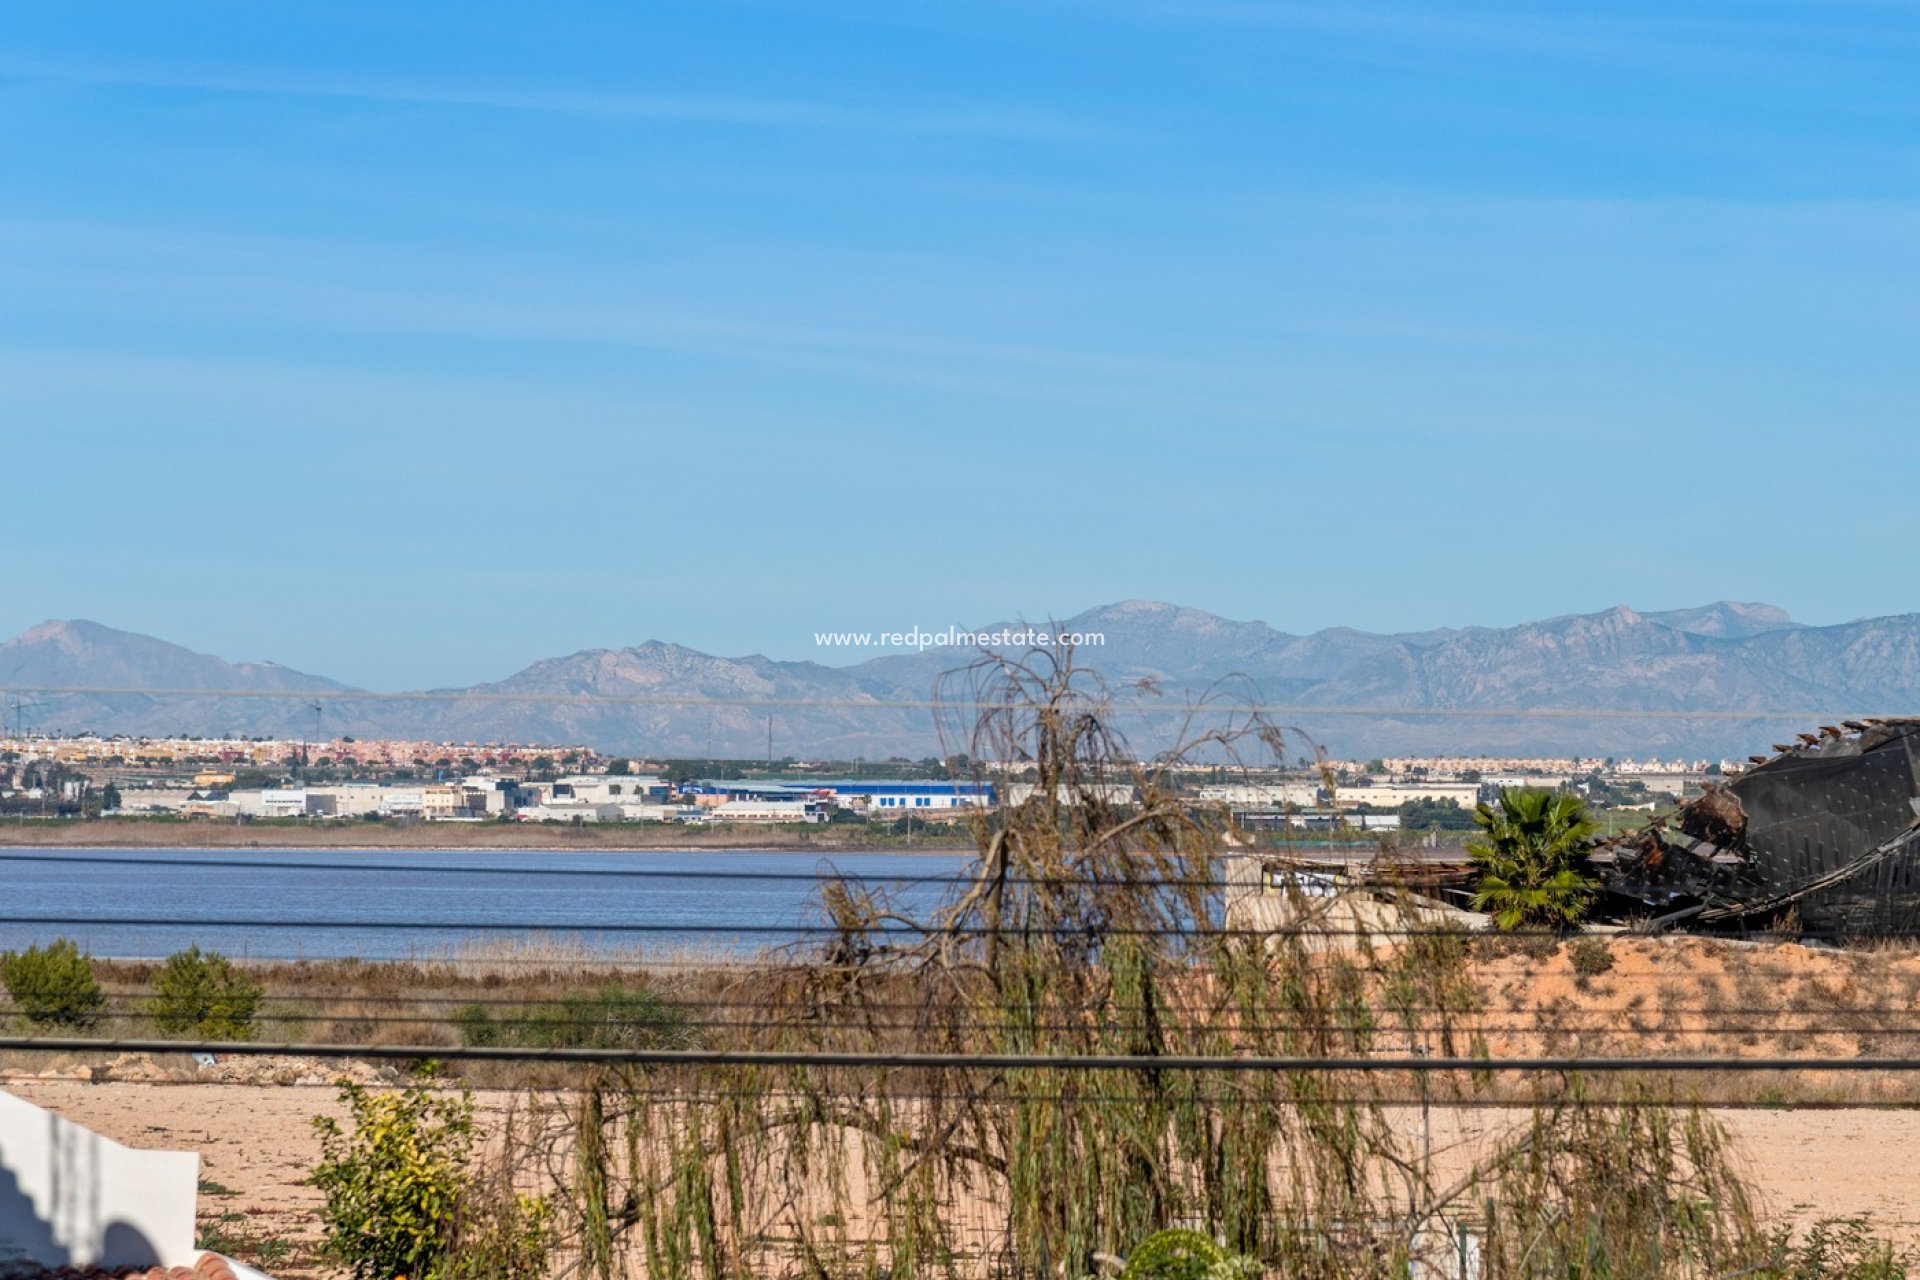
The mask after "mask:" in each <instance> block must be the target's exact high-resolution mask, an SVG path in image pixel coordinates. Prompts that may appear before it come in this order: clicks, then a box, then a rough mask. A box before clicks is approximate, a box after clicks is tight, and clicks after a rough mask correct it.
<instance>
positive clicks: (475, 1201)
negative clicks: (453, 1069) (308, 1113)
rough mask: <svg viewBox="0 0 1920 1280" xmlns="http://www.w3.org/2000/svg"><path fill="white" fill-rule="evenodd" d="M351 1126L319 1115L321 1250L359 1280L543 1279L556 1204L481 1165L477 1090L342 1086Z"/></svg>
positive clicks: (315, 1181) (316, 1183)
mask: <svg viewBox="0 0 1920 1280" xmlns="http://www.w3.org/2000/svg"><path fill="white" fill-rule="evenodd" d="M340 1098H341V1101H343V1102H344V1103H346V1105H347V1109H348V1111H350V1112H351V1113H352V1115H353V1129H352V1131H351V1132H348V1131H347V1130H346V1129H344V1128H342V1126H341V1125H340V1123H339V1121H337V1120H335V1119H333V1118H332V1117H331V1116H316V1117H314V1121H313V1125H314V1128H315V1130H316V1131H318V1133H319V1135H320V1154H321V1160H320V1164H319V1166H318V1167H317V1168H316V1169H315V1170H314V1171H313V1177H312V1178H311V1179H310V1181H311V1182H312V1184H313V1185H314V1186H315V1187H317V1188H318V1189H319V1190H320V1193H321V1195H322V1196H323V1197H325V1202H324V1204H323V1205H322V1207H321V1211H320V1216H321V1221H322V1222H323V1223H324V1224H325V1227H326V1240H325V1243H324V1245H323V1252H324V1254H325V1256H326V1257H327V1259H328V1260H330V1261H332V1262H334V1263H336V1264H337V1265H339V1266H340V1267H342V1268H344V1269H345V1270H346V1271H347V1272H348V1274H350V1275H351V1276H353V1277H354V1280H393V1278H394V1277H396V1276H406V1277H410V1278H411V1280H482V1278H483V1277H484V1278H485V1280H533V1278H534V1277H537V1276H541V1275H544V1274H545V1273H546V1263H547V1256H548V1254H549V1253H550V1252H551V1250H552V1247H553V1232H552V1225H551V1219H552V1215H551V1206H550V1205H549V1204H548V1203H547V1201H545V1200H542V1199H534V1198H530V1197H527V1196H522V1195H519V1194H516V1193H515V1192H514V1191H513V1190H512V1188H511V1186H510V1182H511V1179H510V1178H508V1179H505V1180H502V1179H488V1178H484V1177H480V1176H477V1175H476V1173H475V1171H474V1170H473V1167H472V1166H473V1155H474V1151H473V1148H474V1126H473V1095H472V1094H470V1093H466V1092H462V1093H460V1094H459V1095H457V1096H455V1095H446V1094H436V1093H434V1092H432V1091H430V1090H427V1089H423V1088H420V1087H417V1086H416V1087H413V1088H409V1089H405V1090H402V1091H401V1092H398V1093H369V1092H367V1091H366V1090H365V1089H362V1088H360V1087H359V1086H358V1085H353V1084H345V1085H342V1086H341V1093H340Z"/></svg>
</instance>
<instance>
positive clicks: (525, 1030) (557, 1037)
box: [453, 982, 688, 1049]
mask: <svg viewBox="0 0 1920 1280" xmlns="http://www.w3.org/2000/svg"><path fill="white" fill-rule="evenodd" d="M453 1025H454V1027H455V1028H456V1029H457V1030H458V1031H459V1032H460V1043H462V1044H464V1045H467V1046H469V1047H475V1048H492V1047H494V1046H498V1045H513V1046H518V1047H525V1048H538V1049H661V1048H676V1047H679V1046H681V1045H684V1044H686V1043H687V1039H688V1026H687V1017H686V1014H685V1013H683V1012H681V1011H680V1010H678V1009H676V1008H674V1007H673V1006H672V1005H669V1004H667V1003H666V1002H665V1001H664V1000H662V999H661V998H660V997H659V996H657V995H655V994H654V993H653V992H651V991H648V990H647V989H645V988H644V987H628V986H625V985H623V984H621V983H618V982H610V983H607V984H606V985H605V986H603V987H600V988H599V989H597V990H595V991H590V992H577V993H574V994H571V995H566V996H562V997H561V998H560V999H559V1000H557V1001H549V1002H546V1003H541V1004H531V1005H527V1006H525V1007H522V1008H518V1009H512V1008H510V1009H508V1010H507V1011H506V1012H504V1013H501V1014H500V1015H499V1016H495V1015H494V1014H493V1013H491V1012H490V1011H489V1010H488V1009H487V1007H486V1006H485V1005H480V1004H469V1005H462V1006H461V1007H460V1008H459V1009H456V1010H455V1011H454V1013H453Z"/></svg>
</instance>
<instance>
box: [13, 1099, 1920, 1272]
mask: <svg viewBox="0 0 1920 1280" xmlns="http://www.w3.org/2000/svg"><path fill="white" fill-rule="evenodd" d="M6 1087H7V1088H8V1089H10V1090H11V1091H12V1092H14V1093H16V1094H18V1095H20V1096H21V1097H24V1098H27V1099H29V1100H31V1101H33V1102H35V1103H38V1104H39V1105H41V1106H44V1107H48V1108H50V1109H52V1110H54V1111H56V1112H58V1113H60V1114H61V1115H64V1116H67V1117H69V1118H71V1119H73V1120H76V1121H79V1122H80V1123H82V1124H85V1125H87V1126H88V1127H90V1128H93V1129H95V1130H97V1131H98V1132H100V1133H103V1134H105V1135H107V1136H108V1137H110V1138H113V1139H115V1140H117V1141H120V1142H123V1143H126V1144H128V1145H130V1146H137V1147H152V1148H163V1149H170V1150H188V1151H197V1152H199V1153H200V1156H201V1176H202V1178H203V1179H205V1180H206V1181H205V1183H204V1184H203V1189H204V1188H205V1187H206V1186H210V1185H217V1186H218V1187H219V1188H221V1189H223V1193H220V1194H203V1195H202V1197H201V1204H200V1211H201V1221H202V1223H203V1227H204V1226H206V1225H208V1224H215V1223H218V1222H219V1221H220V1220H222V1219H223V1218H224V1219H225V1225H226V1229H228V1230H235V1229H238V1230H240V1231H241V1232H242V1234H244V1235H247V1236H251V1237H254V1238H260V1239H275V1238H280V1239H287V1240H290V1241H292V1242H294V1244H295V1246H296V1248H295V1255H294V1258H293V1259H291V1260H289V1261H287V1262H285V1263H283V1264H282V1265H280V1266H279V1267H277V1268H276V1273H277V1274H280V1275H282V1276H287V1277H299V1276H307V1275H313V1274H316V1273H315V1271H314V1270H313V1269H312V1267H311V1265H310V1264H308V1265H303V1263H302V1262H301V1261H300V1259H301V1258H302V1256H303V1255H307V1254H308V1253H309V1252H310V1249H311V1245H312V1243H313V1242H314V1241H315V1240H316V1239H317V1237H318V1227H317V1222H316V1219H315V1210H316V1208H317V1205H318V1200H319V1197H318V1195H317V1193H316V1192H315V1191H314V1190H313V1188H312V1187H310V1186H308V1185H306V1181H305V1180H306V1177H307V1175H308V1173H309V1172H310V1171H311V1170H312V1168H313V1166H314V1164H315V1162H316V1161H317V1159H318V1157H319V1143H318V1141H317V1139H316V1137H315V1135H314V1132H313V1126H312V1120H313V1117H314V1116H316V1115H332V1116H336V1117H338V1116H341V1115H342V1114H343V1113H342V1108H341V1107H340V1105H339V1104H338V1102H337V1101H336V1099H335V1095H334V1090H333V1089H332V1088H331V1087H330V1086H319V1085H312V1084H309V1085H297V1084H296V1085H167V1084H144V1083H125V1082H110V1083H101V1084H88V1083H83V1082H80V1081H75V1080H30V1081H19V1080H14V1081H9V1082H8V1083H7V1085H6ZM479 1102H480V1105H481V1107H482V1108H483V1110H484V1109H486V1108H488V1107H489V1106H490V1105H503V1104H504V1096H502V1097H494V1096H492V1095H481V1096H480V1098H479ZM1712 1114H1713V1115H1714V1116H1715V1117H1716V1118H1717V1119H1718V1120H1719V1121H1720V1122H1721V1123H1722V1124H1724V1125H1725V1126H1726V1128H1727V1130H1728V1131H1729V1132H1730V1134H1731V1135H1732V1136H1733V1139H1734V1141H1735V1143H1736V1144H1737V1145H1738V1147H1739V1149H1740V1152H1741V1154H1742V1157H1743V1158H1744V1161H1745V1163H1746V1165H1747V1167H1748V1170H1749V1172H1750V1174H1751V1177H1752V1180H1753V1185H1754V1186H1755V1188H1756V1190H1757V1191H1758V1192H1759V1194H1760V1195H1761V1197H1762V1200H1763V1204H1764V1205H1765V1207H1766V1208H1767V1209H1768V1210H1770V1211H1771V1214H1777V1215H1779V1217H1780V1218H1781V1219H1784V1220H1789V1221H1794V1222H1798V1223H1802V1224H1804V1223H1807V1222H1810V1221H1813V1220H1814V1219H1817V1218H1822V1217H1852V1216H1860V1215H1864V1216H1868V1217H1871V1218H1872V1219H1873V1221H1874V1224H1875V1227H1876V1229H1877V1230H1878V1231H1879V1232H1881V1233H1884V1234H1888V1235H1891V1236H1894V1237H1895V1238H1898V1239H1902V1240H1905V1241H1909V1242H1916V1241H1920V1198H1916V1197H1915V1195H1914V1194H1913V1184H1912V1179H1911V1174H1910V1172H1909V1170H1908V1167H1907V1164H1906V1159H1905V1156H1906V1153H1908V1152H1910V1151H1912V1150H1913V1149H1914V1147H1915V1146H1916V1144H1920V1111H1869V1110H1834V1111H1766V1110H1737V1109H1734V1110H1715V1111H1713V1112H1712ZM1395 1120H1396V1121H1397V1123H1398V1124H1399V1125H1400V1126H1401V1127H1402V1128H1403V1129H1404V1130H1405V1131H1406V1133H1407V1134H1408V1137H1409V1139H1410V1140H1411V1142H1412V1143H1414V1144H1417V1142H1418V1140H1419V1135H1420V1132H1421V1129H1420V1126H1421V1118H1420V1114H1419V1112H1418V1110H1417V1109H1415V1108H1404V1109H1396V1111H1395ZM1523 1122H1524V1120H1523V1115H1522V1113H1518V1112H1489V1111H1484V1110H1480V1111H1462V1110H1448V1109H1444V1108H1435V1109H1434V1110H1433V1111H1432V1113H1431V1114H1430V1116H1429V1117H1428V1120H1427V1124H1428V1126H1429V1128H1428V1132H1429V1134H1430V1139H1431V1142H1432V1148H1433V1153H1434V1160H1435V1166H1436V1168H1435V1172H1436V1175H1437V1176H1440V1177H1442V1178H1445V1177H1446V1176H1448V1174H1449V1171H1451V1170H1457V1169H1461V1168H1465V1167H1466V1166H1467V1164H1468V1163H1469V1162H1470V1161H1472V1160H1473V1159H1474V1158H1475V1155H1476V1153H1480V1152H1484V1151H1485V1149H1486V1147H1487V1144H1488V1143H1489V1142H1491V1141H1492V1140H1493V1139H1495V1138H1496V1137H1497V1136H1498V1134H1499V1132H1500V1131H1501V1130H1502V1129H1503V1128H1505V1127H1506V1126H1510V1125H1514V1124H1519V1123H1523ZM1416 1149H1417V1146H1416ZM229 1193H230V1194H229ZM236 1213H237V1214H239V1215H241V1218H240V1220H238V1221H236V1220H235V1219H233V1218H232V1217H230V1216H229V1215H233V1214H236Z"/></svg>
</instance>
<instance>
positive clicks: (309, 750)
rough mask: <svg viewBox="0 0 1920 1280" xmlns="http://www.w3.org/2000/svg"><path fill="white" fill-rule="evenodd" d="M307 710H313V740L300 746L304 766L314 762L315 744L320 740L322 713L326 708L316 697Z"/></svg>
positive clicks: (301, 761) (301, 760)
mask: <svg viewBox="0 0 1920 1280" xmlns="http://www.w3.org/2000/svg"><path fill="white" fill-rule="evenodd" d="M307 710H309V711H311V712H313V741H312V742H305V743H302V744H301V746H300V763H301V765H302V766H303V767H304V766H307V765H311V764H312V763H313V745H314V743H316V742H319V741H320V713H321V711H323V710H325V708H323V707H322V706H321V705H320V702H319V700H318V699H315V700H314V701H312V702H309V703H308V704H307Z"/></svg>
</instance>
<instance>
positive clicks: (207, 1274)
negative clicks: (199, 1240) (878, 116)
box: [0, 1253, 234, 1280]
mask: <svg viewBox="0 0 1920 1280" xmlns="http://www.w3.org/2000/svg"><path fill="white" fill-rule="evenodd" d="M0 1280H234V1275H233V1268H232V1267H231V1266H229V1265H228V1263H227V1260H226V1259H225V1258H223V1257H221V1256H220V1255H219V1254H217V1253H203V1254H201V1255H200V1257H199V1260H198V1261H196V1262H195V1263H194V1264H193V1266H191V1267H84V1268H83V1267H45V1268H41V1269H40V1270H37V1271H21V1270H17V1269H13V1268H8V1267H6V1266H5V1265H4V1264H0Z"/></svg>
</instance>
